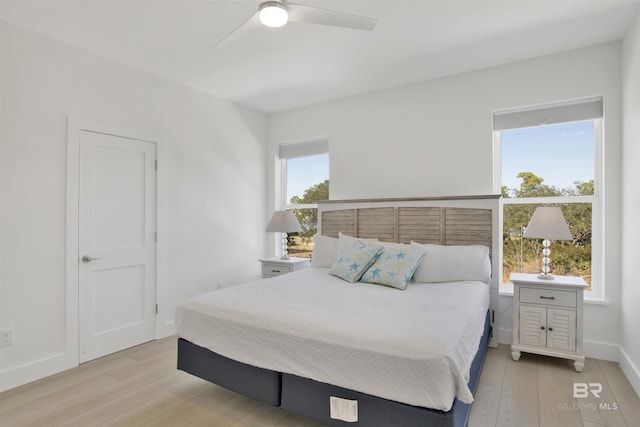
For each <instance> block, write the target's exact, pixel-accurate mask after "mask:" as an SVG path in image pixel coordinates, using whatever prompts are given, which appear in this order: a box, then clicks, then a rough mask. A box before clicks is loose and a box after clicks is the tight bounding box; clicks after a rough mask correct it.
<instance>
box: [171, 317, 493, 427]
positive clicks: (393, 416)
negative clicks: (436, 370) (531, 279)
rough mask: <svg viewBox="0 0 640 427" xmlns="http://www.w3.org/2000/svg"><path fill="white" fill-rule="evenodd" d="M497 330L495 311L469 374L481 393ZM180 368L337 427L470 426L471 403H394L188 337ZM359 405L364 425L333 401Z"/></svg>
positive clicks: (182, 344)
mask: <svg viewBox="0 0 640 427" xmlns="http://www.w3.org/2000/svg"><path fill="white" fill-rule="evenodd" d="M490 335H491V326H490V323H489V313H487V317H486V319H485V327H484V333H483V335H482V338H481V340H480V345H479V348H478V352H477V353H476V356H475V358H474V359H473V363H472V365H471V371H470V375H469V378H470V379H469V383H468V385H469V388H470V389H471V392H472V393H475V391H476V387H477V385H478V380H479V378H480V371H481V370H482V364H483V363H484V359H485V356H486V354H487V348H488V346H489V339H490ZM178 369H180V370H182V371H185V372H188V373H190V374H192V375H195V376H198V377H200V378H203V379H205V380H207V381H211V382H213V383H215V384H218V385H220V386H222V387H225V388H228V389H230V390H233V391H236V392H238V393H241V394H244V395H246V396H249V397H251V398H254V399H256V400H259V401H262V402H265V403H267V404H269V405H273V406H279V407H281V408H282V409H284V410H287V411H289V412H292V413H295V414H298V415H302V416H304V417H307V418H309V419H312V420H315V421H319V422H321V423H325V424H327V425H332V426H359V427H388V426H395V427H464V426H466V425H467V421H468V417H469V411H470V409H471V405H469V404H466V403H462V402H460V401H459V400H458V399H455V400H454V402H453V406H452V407H451V409H450V410H449V411H446V412H445V411H439V410H435V409H428V408H421V407H417V406H411V405H407V404H404V403H399V402H394V401H391V400H386V399H382V398H379V397H376V396H371V395H368V394H365V393H360V392H357V391H353V390H348V389H345V388H341V387H336V386H334V385H331V384H325V383H321V382H317V381H314V380H310V379H308V378H301V377H298V376H296V375H291V374H283V373H280V372H275V371H270V370H268V369H262V368H257V367H255V366H251V365H247V364H244V363H241V362H237V361H235V360H232V359H229V358H226V357H224V356H221V355H219V354H216V353H214V352H212V351H210V350H208V349H205V348H202V347H199V346H197V345H195V344H193V343H191V342H189V341H186V340H184V339H182V338H180V339H178ZM330 396H335V397H339V398H342V399H350V400H357V401H358V421H357V422H345V421H342V420H337V419H332V418H331V417H330V410H329V397H330Z"/></svg>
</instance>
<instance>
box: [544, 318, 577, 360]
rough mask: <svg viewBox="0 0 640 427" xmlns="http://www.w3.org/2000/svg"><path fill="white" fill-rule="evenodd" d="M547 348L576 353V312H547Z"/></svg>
mask: <svg viewBox="0 0 640 427" xmlns="http://www.w3.org/2000/svg"><path fill="white" fill-rule="evenodd" d="M547 347H549V348H553V349H556V350H564V351H576V312H575V311H574V310H560V309H552V308H550V309H548V310H547Z"/></svg>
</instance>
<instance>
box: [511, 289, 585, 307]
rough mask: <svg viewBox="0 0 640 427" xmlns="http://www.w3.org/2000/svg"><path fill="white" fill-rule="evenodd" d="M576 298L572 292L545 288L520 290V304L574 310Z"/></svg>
mask: <svg viewBox="0 0 640 427" xmlns="http://www.w3.org/2000/svg"><path fill="white" fill-rule="evenodd" d="M577 298H578V297H577V294H576V292H573V291H561V290H558V289H546V288H525V287H521V288H520V302H521V303H528V304H543V305H552V306H557V307H570V308H575V307H576V305H577Z"/></svg>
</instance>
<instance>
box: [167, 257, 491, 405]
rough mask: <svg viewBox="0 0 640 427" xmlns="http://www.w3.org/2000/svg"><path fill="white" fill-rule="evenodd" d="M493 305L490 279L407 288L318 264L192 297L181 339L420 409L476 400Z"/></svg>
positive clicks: (179, 317) (184, 307)
mask: <svg viewBox="0 0 640 427" xmlns="http://www.w3.org/2000/svg"><path fill="white" fill-rule="evenodd" d="M488 307H489V288H488V285H487V284H485V283H482V282H473V281H465V282H448V283H410V285H409V286H408V287H407V289H406V290H405V291H400V290H397V289H392V288H387V287H383V286H377V285H371V284H365V283H353V284H349V283H347V282H345V281H343V280H341V279H338V278H336V277H333V276H330V275H329V274H328V269H324V268H310V269H306V270H303V271H299V272H295V273H289V274H286V275H282V276H278V277H275V278H271V279H265V280H258V281H254V282H249V283H245V284H243V285H238V286H234V287H229V288H225V289H223V290H219V291H214V292H210V293H206V294H202V295H199V296H197V297H194V298H191V299H189V300H187V301H185V302H184V303H183V304H181V305H180V306H179V307H178V309H177V311H176V333H177V335H178V336H179V337H180V338H184V339H186V340H188V341H190V342H192V343H194V344H197V345H199V346H201V347H205V348H208V349H210V350H212V351H214V352H216V353H218V354H220V355H223V356H226V357H228V358H231V359H234V360H237V361H239V362H243V363H246V364H249V365H253V366H257V367H260V368H265V369H270V370H274V371H278V372H284V373H289V374H293V375H297V376H300V377H304V378H309V379H312V380H315V381H319V382H324V383H328V384H334V385H336V386H339V387H344V388H347V389H351V390H355V391H360V392H363V393H367V394H371V395H373V396H378V397H381V398H384V399H389V400H394V401H397V402H401V403H406V404H409V405H414V406H421V407H426V408H432V409H439V410H443V411H448V410H449V409H450V408H451V405H452V403H453V399H454V397H457V398H458V399H459V400H461V401H462V402H465V403H471V402H472V401H473V396H472V394H471V391H470V390H469V388H468V386H467V382H468V380H469V370H470V366H471V362H472V361H473V357H474V355H475V353H476V351H477V349H478V345H479V342H480V337H481V335H482V331H483V325H484V318H485V315H486V311H487V309H488Z"/></svg>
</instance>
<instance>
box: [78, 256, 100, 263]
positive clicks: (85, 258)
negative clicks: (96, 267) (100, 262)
mask: <svg viewBox="0 0 640 427" xmlns="http://www.w3.org/2000/svg"><path fill="white" fill-rule="evenodd" d="M97 259H102V258H91V257H90V256H89V255H85V256H83V257H82V262H91V261H95V260H97Z"/></svg>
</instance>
